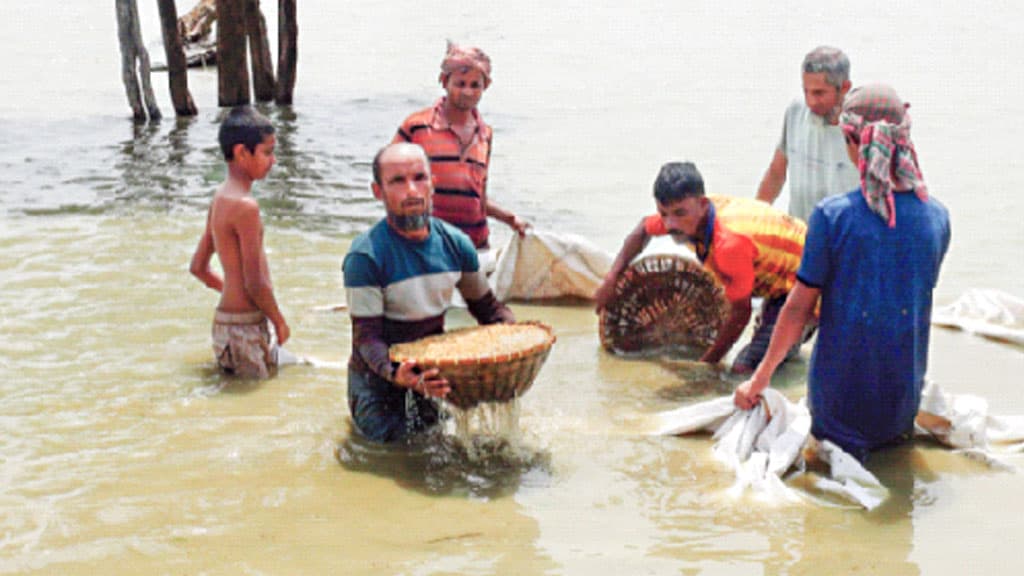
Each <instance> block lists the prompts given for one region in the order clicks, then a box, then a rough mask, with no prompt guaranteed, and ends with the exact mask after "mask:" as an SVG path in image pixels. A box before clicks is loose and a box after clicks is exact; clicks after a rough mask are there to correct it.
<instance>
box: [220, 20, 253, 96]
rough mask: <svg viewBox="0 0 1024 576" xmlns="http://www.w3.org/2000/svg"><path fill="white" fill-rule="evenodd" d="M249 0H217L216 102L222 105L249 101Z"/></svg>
mask: <svg viewBox="0 0 1024 576" xmlns="http://www.w3.org/2000/svg"><path fill="white" fill-rule="evenodd" d="M247 1H248V0H217V101H218V105H220V106H238V105H240V104H249V102H250V99H249V66H248V61H247V59H246V54H245V52H246V50H245V41H246V16H245V12H246V10H245V8H246V2H247Z"/></svg>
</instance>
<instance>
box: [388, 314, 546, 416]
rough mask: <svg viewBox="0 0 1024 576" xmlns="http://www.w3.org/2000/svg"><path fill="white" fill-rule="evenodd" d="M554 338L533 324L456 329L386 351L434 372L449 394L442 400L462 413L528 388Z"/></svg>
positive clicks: (513, 395) (505, 400)
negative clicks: (448, 390)
mask: <svg viewBox="0 0 1024 576" xmlns="http://www.w3.org/2000/svg"><path fill="white" fill-rule="evenodd" d="M554 343H555V335H554V333H553V332H552V331H551V328H550V327H548V326H546V325H544V324H541V323H539V322H519V323H515V324H491V325H487V326H477V327H473V328H461V329H457V330H452V331H450V332H446V333H444V334H437V335H435V336H427V337H426V338H421V339H419V340H416V341H415V342H408V343H405V344H396V345H394V346H392V347H391V351H390V355H391V360H392V361H394V362H416V364H417V365H418V366H419V367H420V368H422V369H423V370H429V369H430V368H437V369H439V370H440V373H441V377H443V378H445V379H446V380H448V383H449V385H450V386H451V391H450V392H449V393H448V395H447V396H446V397H445V400H446V401H447V402H449V403H451V404H452V405H454V406H455V407H457V408H461V409H463V410H465V409H468V408H472V407H474V406H476V405H477V404H479V403H481V402H508V401H509V400H512V399H513V398H515V397H517V396H522V395H523V394H525V393H526V391H527V390H529V389H530V386H531V385H533V380H534V378H536V377H537V373H538V372H540V367H541V366H542V365H543V364H544V361H545V360H547V357H548V353H549V352H550V351H551V346H552V344H554Z"/></svg>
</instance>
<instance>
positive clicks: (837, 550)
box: [786, 442, 936, 576]
mask: <svg viewBox="0 0 1024 576" xmlns="http://www.w3.org/2000/svg"><path fill="white" fill-rule="evenodd" d="M867 467H868V469H869V470H870V471H871V472H872V473H873V474H875V476H877V477H878V479H879V481H880V482H881V483H882V485H884V486H885V487H886V488H887V489H888V490H889V498H888V499H887V500H886V501H885V502H884V503H883V504H882V505H881V506H879V507H878V508H876V509H875V510H872V511H870V512H856V511H853V510H849V509H848V508H847V507H845V506H844V507H836V508H833V509H822V508H821V507H818V506H808V507H806V508H805V511H804V512H803V518H802V520H803V529H802V530H801V531H800V532H799V533H798V534H794V537H793V538H792V539H789V540H790V541H789V542H787V543H786V546H788V547H789V548H790V549H791V550H792V552H794V553H795V555H796V557H797V558H798V559H797V561H796V562H795V563H794V565H793V567H792V572H791V573H793V574H822V573H848V572H858V573H867V574H889V575H893V576H910V575H917V574H920V568H919V567H918V566H917V564H916V563H915V562H913V561H912V559H911V557H910V555H911V552H912V551H913V549H914V522H913V515H914V510H915V506H917V505H919V504H920V496H921V492H922V491H923V490H925V488H924V487H925V486H926V485H927V484H930V483H932V482H934V481H935V480H936V476H935V474H934V473H933V472H932V471H931V469H930V467H929V465H928V463H927V461H926V460H925V459H924V458H923V457H922V453H921V451H920V450H919V449H917V448H915V446H914V443H912V442H908V443H904V444H901V445H898V446H893V447H891V448H887V449H884V450H881V451H878V452H874V453H872V455H871V460H870V461H869V462H868V466H867ZM853 534H856V537H857V538H859V539H866V540H868V541H869V542H867V543H865V544H867V545H861V546H858V547H856V548H847V547H845V546H843V542H845V541H848V540H849V539H850V537H851V535H853Z"/></svg>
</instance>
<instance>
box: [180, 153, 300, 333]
mask: <svg viewBox="0 0 1024 576" xmlns="http://www.w3.org/2000/svg"><path fill="white" fill-rule="evenodd" d="M275 144H276V140H275V137H274V135H273V134H268V135H266V136H265V137H264V138H263V140H262V141H261V142H260V143H259V144H257V145H256V146H254V147H253V149H252V150H250V149H248V148H247V147H246V146H245V145H243V144H236V145H234V146H233V147H232V156H231V158H230V159H228V177H227V179H226V180H225V181H224V183H223V184H221V186H220V188H219V189H218V190H217V192H216V193H215V194H214V196H213V200H212V201H211V202H210V209H209V212H208V213H207V217H206V228H205V230H204V231H203V235H202V236H201V237H200V239H199V245H198V246H197V247H196V251H195V254H194V255H193V257H192V264H191V266H190V271H191V272H192V274H193V275H194V276H195V277H196V278H198V279H199V280H200V281H202V282H203V283H204V284H206V285H207V286H208V287H210V288H212V289H213V290H216V291H218V292H220V293H221V298H220V303H219V304H218V305H217V310H218V311H220V312H226V313H247V312H262V313H263V314H264V315H265V316H266V317H267V319H268V320H270V322H271V323H273V325H274V329H275V332H276V333H277V341H278V343H279V344H283V343H284V342H285V341H286V340H287V339H288V336H289V335H290V331H289V328H288V324H287V323H286V322H285V319H284V317H283V316H282V314H281V311H280V310H279V309H278V306H277V300H276V299H275V297H274V288H273V285H272V283H271V280H270V269H269V268H268V266H267V257H266V253H265V252H264V250H263V223H262V221H261V220H260V207H259V204H258V203H257V202H256V199H255V198H253V196H252V193H251V189H252V183H253V181H255V180H260V179H262V178H264V177H265V176H266V175H267V173H268V172H269V171H270V168H271V166H273V164H274V146H275ZM215 253H216V254H217V258H218V259H219V260H220V264H221V268H222V269H223V271H224V276H223V277H221V276H219V275H217V274H216V273H215V272H213V271H212V270H211V269H210V261H211V259H212V258H213V255H214V254H215Z"/></svg>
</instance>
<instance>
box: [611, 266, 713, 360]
mask: <svg viewBox="0 0 1024 576" xmlns="http://www.w3.org/2000/svg"><path fill="white" fill-rule="evenodd" d="M728 310H729V308H728V303H727V301H726V299H725V291H724V290H723V288H722V285H721V283H720V282H719V281H718V280H717V279H716V278H715V277H714V276H713V275H712V274H711V273H710V272H708V271H707V270H705V269H704V267H703V266H701V264H700V262H698V261H696V260H694V259H693V258H688V257H684V256H679V255H674V254H656V255H652V256H645V257H643V258H641V259H639V260H637V261H636V262H634V263H633V264H631V265H630V266H629V267H628V268H627V269H626V270H625V271H624V272H623V273H622V274H620V275H619V278H618V281H617V282H616V284H615V293H614V296H613V297H612V300H611V302H610V303H609V304H608V306H606V307H605V308H604V309H602V310H601V314H600V326H599V331H600V338H601V345H602V346H604V347H605V348H606V349H608V350H609V351H611V352H624V353H641V352H661V351H665V350H684V351H687V352H690V353H697V354H698V355H699V354H700V353H703V351H704V350H706V349H707V348H708V347H710V346H711V344H712V343H713V342H714V341H715V338H716V337H717V336H718V331H719V329H721V327H722V324H723V323H724V322H725V319H726V316H727V315H728Z"/></svg>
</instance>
